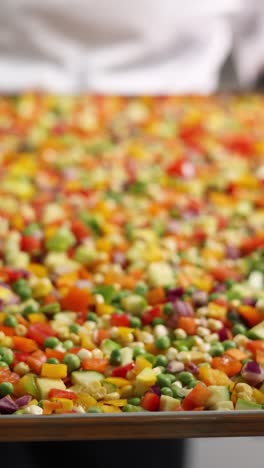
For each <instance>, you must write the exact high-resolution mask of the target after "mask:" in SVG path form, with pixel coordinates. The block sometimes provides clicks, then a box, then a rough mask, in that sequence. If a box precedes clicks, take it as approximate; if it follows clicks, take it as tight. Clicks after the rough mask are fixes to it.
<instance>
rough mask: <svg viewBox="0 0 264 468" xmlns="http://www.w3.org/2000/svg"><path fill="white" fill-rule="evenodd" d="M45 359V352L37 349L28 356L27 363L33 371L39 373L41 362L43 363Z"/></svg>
mask: <svg viewBox="0 0 264 468" xmlns="http://www.w3.org/2000/svg"><path fill="white" fill-rule="evenodd" d="M46 360H47V357H46V354H45V353H44V352H43V351H41V349H37V351H34V353H32V354H31V355H30V356H28V358H27V364H28V366H29V367H30V369H31V370H32V371H33V372H35V373H36V374H40V372H41V368H42V364H44V362H46Z"/></svg>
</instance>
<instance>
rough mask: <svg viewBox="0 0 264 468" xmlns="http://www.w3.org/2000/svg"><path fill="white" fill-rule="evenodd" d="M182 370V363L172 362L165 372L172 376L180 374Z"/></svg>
mask: <svg viewBox="0 0 264 468" xmlns="http://www.w3.org/2000/svg"><path fill="white" fill-rule="evenodd" d="M183 370H184V364H183V363H182V362H179V361H176V360H173V361H170V362H169V364H168V365H167V371H169V372H171V373H172V374H176V373H177V372H182V371H183Z"/></svg>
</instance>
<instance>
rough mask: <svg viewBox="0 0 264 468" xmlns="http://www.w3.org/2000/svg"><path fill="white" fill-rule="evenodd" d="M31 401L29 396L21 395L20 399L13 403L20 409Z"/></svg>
mask: <svg viewBox="0 0 264 468" xmlns="http://www.w3.org/2000/svg"><path fill="white" fill-rule="evenodd" d="M31 400H32V396H31V395H23V396H22V397H20V398H18V399H17V400H16V402H15V403H16V405H17V406H18V407H19V408H22V407H23V406H27V405H28V404H29V402H30V401H31Z"/></svg>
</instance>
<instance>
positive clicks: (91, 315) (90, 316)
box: [86, 312, 98, 323]
mask: <svg viewBox="0 0 264 468" xmlns="http://www.w3.org/2000/svg"><path fill="white" fill-rule="evenodd" d="M86 320H88V321H89V322H95V323H97V321H98V317H97V315H96V314H95V313H94V312H88V314H87V316H86Z"/></svg>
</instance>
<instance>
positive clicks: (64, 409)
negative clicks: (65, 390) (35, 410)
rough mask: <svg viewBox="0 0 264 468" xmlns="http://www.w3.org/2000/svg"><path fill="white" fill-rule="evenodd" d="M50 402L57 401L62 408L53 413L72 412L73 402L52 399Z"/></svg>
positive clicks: (65, 399) (66, 399)
mask: <svg viewBox="0 0 264 468" xmlns="http://www.w3.org/2000/svg"><path fill="white" fill-rule="evenodd" d="M51 401H59V402H60V403H62V407H61V408H58V409H56V410H55V413H65V412H70V411H72V408H73V401H72V400H69V399H68V398H52V399H51Z"/></svg>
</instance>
